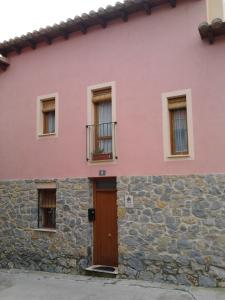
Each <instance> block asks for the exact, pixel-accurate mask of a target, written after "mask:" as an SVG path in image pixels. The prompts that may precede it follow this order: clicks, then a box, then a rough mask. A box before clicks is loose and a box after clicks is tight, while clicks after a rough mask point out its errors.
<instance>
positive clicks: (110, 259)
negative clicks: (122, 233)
mask: <svg viewBox="0 0 225 300" xmlns="http://www.w3.org/2000/svg"><path fill="white" fill-rule="evenodd" d="M94 204H95V221H94V264H95V265H107V266H117V265H118V243H117V205H116V191H110V190H102V191H101V190H96V189H95V191H94Z"/></svg>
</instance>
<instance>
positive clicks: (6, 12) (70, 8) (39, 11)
mask: <svg viewBox="0 0 225 300" xmlns="http://www.w3.org/2000/svg"><path fill="white" fill-rule="evenodd" d="M117 1H118V0H11V1H7V0H6V1H0V9H1V17H0V42H3V41H4V40H9V39H10V38H14V37H16V36H21V35H23V34H26V33H27V32H30V31H33V30H38V29H39V28H41V27H46V26H48V25H50V26H51V25H53V24H55V23H59V22H61V21H66V19H68V18H74V17H75V16H76V15H81V14H82V13H88V12H89V11H91V10H97V9H98V8H99V7H104V8H105V7H106V6H107V5H108V4H111V5H114V4H115V3H116V2H117ZM121 2H122V1H121Z"/></svg>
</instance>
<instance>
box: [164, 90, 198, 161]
mask: <svg viewBox="0 0 225 300" xmlns="http://www.w3.org/2000/svg"><path fill="white" fill-rule="evenodd" d="M162 100H163V136H164V158H165V159H166V160H167V159H173V158H186V159H190V158H191V159H193V154H194V153H193V130H192V108H191V91H190V90H184V91H176V92H170V93H166V94H163V97H162Z"/></svg>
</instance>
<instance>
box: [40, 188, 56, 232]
mask: <svg viewBox="0 0 225 300" xmlns="http://www.w3.org/2000/svg"><path fill="white" fill-rule="evenodd" d="M37 191H38V220H37V229H38V230H46V231H47V230H50V231H51V230H56V200H57V197H56V195H57V190H56V187H47V186H46V187H44V188H38V190H37ZM46 191H54V192H55V208H54V209H55V226H54V227H47V226H40V209H41V206H40V200H41V199H40V198H41V192H46ZM42 209H43V208H42ZM46 209H47V208H46Z"/></svg>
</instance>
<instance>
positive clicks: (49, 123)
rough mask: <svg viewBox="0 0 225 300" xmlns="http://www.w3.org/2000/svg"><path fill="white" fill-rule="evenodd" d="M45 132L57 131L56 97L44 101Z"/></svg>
mask: <svg viewBox="0 0 225 300" xmlns="http://www.w3.org/2000/svg"><path fill="white" fill-rule="evenodd" d="M42 114H43V133H44V134H48V133H55V99H49V100H43V101H42Z"/></svg>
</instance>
